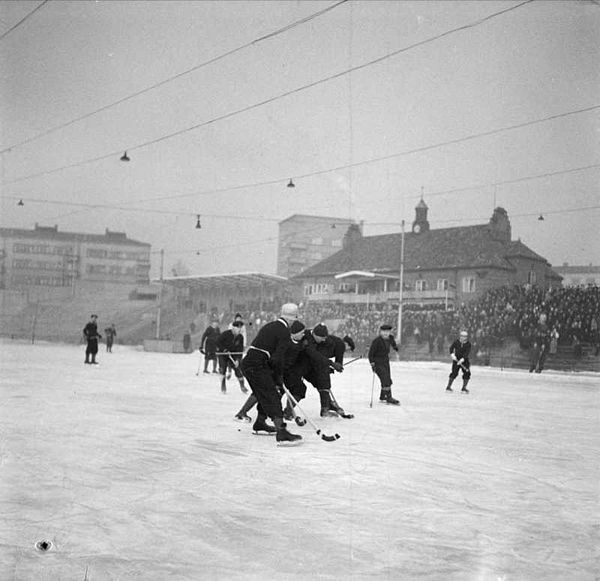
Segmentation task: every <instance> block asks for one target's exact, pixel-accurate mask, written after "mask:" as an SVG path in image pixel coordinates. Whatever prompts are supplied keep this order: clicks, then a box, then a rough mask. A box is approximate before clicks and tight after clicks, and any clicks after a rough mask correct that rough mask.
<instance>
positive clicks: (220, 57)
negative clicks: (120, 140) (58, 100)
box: [0, 0, 349, 153]
mask: <svg viewBox="0 0 600 581" xmlns="http://www.w3.org/2000/svg"><path fill="white" fill-rule="evenodd" d="M45 1H46V2H47V1H48V0H45ZM348 1H349V0H340V1H339V2H336V3H335V4H332V5H331V6H327V7H326V8H324V9H322V10H319V11H318V12H315V13H313V14H309V15H308V16H305V17H304V18H300V19H299V20H296V21H294V22H292V23H290V24H287V25H286V26H284V27H282V28H279V29H277V30H274V31H272V32H269V33H268V34H265V35H263V36H260V37H258V38H255V39H254V40H252V41H250V42H247V43H246V44H243V45H241V46H238V47H236V48H234V49H231V50H229V51H227V52H224V53H222V54H220V55H218V56H216V57H213V58H211V59H209V60H206V61H204V62H202V63H199V64H197V65H194V66H193V67H190V68H189V69H186V70H185V71H181V72H180V73H177V74H175V75H172V76H171V77H168V78H166V79H163V80H162V81H158V82H157V83H154V84H152V85H150V86H148V87H146V88H144V89H140V90H139V91H136V92H134V93H131V94H129V95H126V96H125V97H121V98H120V99H117V100H116V101H113V102H112V103H109V104H107V105H104V106H102V107H99V108H98V109H95V110H94V111H90V112H88V113H85V114H84V115H80V116H79V117H75V118H74V119H71V120H70V121H67V122H65V123H62V124H60V125H56V126H55V127H51V128H50V129H47V130H46V131H42V132H41V133H38V134H36V135H33V136H32V137H29V138H27V139H23V140H22V141H19V142H17V143H13V144H12V145H9V146H7V147H5V148H4V149H2V150H0V153H5V152H7V151H10V150H13V149H15V148H16V147H19V146H21V145H25V144H27V143H31V142H32V141H35V140H37V139H40V138H41V137H45V136H46V135H50V134H51V133H54V132H55V131H58V130H60V129H64V128H65V127H69V126H70V125H73V124H74V123H78V122H79V121H83V120H84V119H88V118H89V117H92V116H94V115H97V114H98V113H102V112H103V111H106V110H108V109H111V108H112V107H115V106H117V105H120V104H121V103H125V102H126V101H130V100H131V99H134V98H136V97H139V96H141V95H144V94H145V93H148V92H150V91H153V90H154V89H158V88H159V87H162V86H164V85H166V84H168V83H171V82H173V81H175V80H177V79H180V78H181V77H184V76H186V75H189V74H191V73H193V72H195V71H197V70H199V69H201V68H204V67H206V66H208V65H211V64H214V63H216V62H218V61H220V60H223V59H224V58H227V57H229V56H231V55H233V54H235V53H238V52H240V51H242V50H245V49H247V48H250V47H252V46H254V45H256V44H259V43H260V42H263V41H265V40H269V39H271V38H274V37H276V36H278V35H280V34H283V33H284V32H287V31H289V30H292V29H293V28H296V27H297V26H300V25H302V24H306V23H307V22H310V21H312V20H314V19H316V18H318V17H319V16H322V15H323V14H326V13H327V12H330V11H331V10H333V9H334V8H337V7H338V6H340V5H341V4H345V3H346V2H348ZM131 149H132V148H129V150H128V151H131Z"/></svg>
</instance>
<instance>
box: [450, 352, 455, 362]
mask: <svg viewBox="0 0 600 581" xmlns="http://www.w3.org/2000/svg"><path fill="white" fill-rule="evenodd" d="M450 357H452V361H456V355H454V353H451V354H450Z"/></svg>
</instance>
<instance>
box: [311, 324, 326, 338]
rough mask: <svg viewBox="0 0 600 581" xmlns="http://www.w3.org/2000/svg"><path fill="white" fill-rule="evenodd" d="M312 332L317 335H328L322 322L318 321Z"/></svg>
mask: <svg viewBox="0 0 600 581" xmlns="http://www.w3.org/2000/svg"><path fill="white" fill-rule="evenodd" d="M313 334H314V335H317V337H327V335H329V330H328V329H327V327H326V326H325V325H323V323H319V324H318V325H317V326H316V327H315V328H314V329H313Z"/></svg>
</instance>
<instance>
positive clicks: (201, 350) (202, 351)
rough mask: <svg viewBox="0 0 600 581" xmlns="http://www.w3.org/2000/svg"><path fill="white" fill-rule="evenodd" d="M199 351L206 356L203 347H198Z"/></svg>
mask: <svg viewBox="0 0 600 581" xmlns="http://www.w3.org/2000/svg"><path fill="white" fill-rule="evenodd" d="M198 349H200V353H202V355H206V353H205V352H204V349H202V347H198Z"/></svg>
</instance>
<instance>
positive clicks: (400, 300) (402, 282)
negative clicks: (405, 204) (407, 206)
mask: <svg viewBox="0 0 600 581" xmlns="http://www.w3.org/2000/svg"><path fill="white" fill-rule="evenodd" d="M403 292H404V220H402V238H401V239H400V288H399V292H398V332H397V335H396V343H397V344H398V345H400V344H401V343H402V299H403V297H402V294H403Z"/></svg>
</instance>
